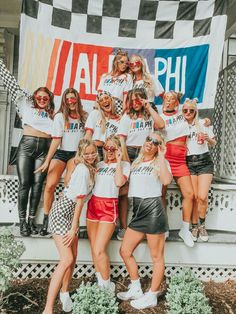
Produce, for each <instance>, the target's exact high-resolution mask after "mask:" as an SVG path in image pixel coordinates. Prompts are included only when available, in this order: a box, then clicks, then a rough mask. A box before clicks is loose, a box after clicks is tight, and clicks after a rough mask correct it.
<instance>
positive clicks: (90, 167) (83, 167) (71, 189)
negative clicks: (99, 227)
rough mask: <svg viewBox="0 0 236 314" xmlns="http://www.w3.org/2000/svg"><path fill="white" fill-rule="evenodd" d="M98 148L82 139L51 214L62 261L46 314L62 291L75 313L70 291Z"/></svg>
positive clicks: (63, 299) (50, 313)
mask: <svg viewBox="0 0 236 314" xmlns="http://www.w3.org/2000/svg"><path fill="white" fill-rule="evenodd" d="M97 156H98V154H97V148H96V146H95V144H93V142H91V141H89V140H84V139H83V140H81V141H80V144H79V148H78V152H77V154H76V156H75V162H76V163H77V165H76V167H75V169H74V171H73V173H72V175H71V179H70V181H69V184H68V187H67V188H66V189H65V190H64V195H63V197H61V198H60V199H59V200H58V201H57V202H54V204H53V207H52V209H51V211H50V214H49V229H50V231H51V233H52V235H53V239H54V241H55V244H56V247H57V249H58V252H59V255H60V260H59V263H58V265H57V267H56V269H55V271H54V273H53V275H52V279H51V282H50V285H49V288H48V295H47V302H46V305H45V309H44V312H43V314H53V306H54V303H55V300H56V297H57V294H58V292H59V290H60V289H61V291H60V300H61V302H62V309H63V311H65V312H70V311H71V310H72V301H71V299H70V296H69V292H68V288H69V284H70V281H71V278H72V274H73V271H74V266H75V262H76V257H77V245H78V231H79V219H80V214H81V211H82V208H83V205H84V202H85V200H86V196H87V195H88V194H89V193H90V192H91V190H92V187H93V184H94V178H95V173H96V163H97V158H98V157H97Z"/></svg>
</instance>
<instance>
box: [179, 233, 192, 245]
mask: <svg viewBox="0 0 236 314" xmlns="http://www.w3.org/2000/svg"><path fill="white" fill-rule="evenodd" d="M179 236H180V238H181V239H182V240H183V241H184V243H185V244H186V245H187V246H189V247H193V246H194V241H193V237H192V234H191V232H190V231H189V230H183V229H180V231H179Z"/></svg>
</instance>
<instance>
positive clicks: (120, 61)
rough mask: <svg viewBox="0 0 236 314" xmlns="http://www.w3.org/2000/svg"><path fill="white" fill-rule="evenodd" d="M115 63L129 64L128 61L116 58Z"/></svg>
mask: <svg viewBox="0 0 236 314" xmlns="http://www.w3.org/2000/svg"><path fill="white" fill-rule="evenodd" d="M117 63H120V64H125V65H127V66H129V62H127V61H124V60H118V61H117Z"/></svg>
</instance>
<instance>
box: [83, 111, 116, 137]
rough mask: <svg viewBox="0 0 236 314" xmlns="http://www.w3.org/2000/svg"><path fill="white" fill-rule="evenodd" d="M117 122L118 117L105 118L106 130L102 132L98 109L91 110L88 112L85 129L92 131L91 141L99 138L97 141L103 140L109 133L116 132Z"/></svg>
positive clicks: (113, 133)
mask: <svg viewBox="0 0 236 314" xmlns="http://www.w3.org/2000/svg"><path fill="white" fill-rule="evenodd" d="M119 123H120V117H118V118H116V119H108V118H106V130H105V132H104V133H102V130H101V115H100V112H99V111H98V110H93V111H92V112H90V114H89V116H88V119H87V121H86V123H85V130H91V131H92V133H93V136H92V140H93V141H96V140H99V141H102V142H105V140H106V139H107V138H108V137H109V136H110V135H115V134H117V131H118V126H119Z"/></svg>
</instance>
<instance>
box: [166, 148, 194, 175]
mask: <svg viewBox="0 0 236 314" xmlns="http://www.w3.org/2000/svg"><path fill="white" fill-rule="evenodd" d="M166 148H167V151H166V155H165V158H166V159H167V160H168V161H169V164H170V168H171V172H172V175H173V177H184V176H190V172H189V170H188V166H187V164H186V155H187V147H186V146H179V145H175V144H171V143H167V144H166Z"/></svg>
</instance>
